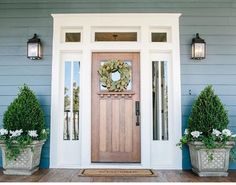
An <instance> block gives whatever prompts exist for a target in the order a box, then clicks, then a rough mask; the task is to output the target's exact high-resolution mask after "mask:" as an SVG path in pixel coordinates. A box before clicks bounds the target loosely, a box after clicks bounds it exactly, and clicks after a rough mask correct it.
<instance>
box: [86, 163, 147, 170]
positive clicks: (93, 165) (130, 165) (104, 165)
mask: <svg viewBox="0 0 236 185" xmlns="http://www.w3.org/2000/svg"><path fill="white" fill-rule="evenodd" d="M86 168H112V169H146V168H147V167H144V166H143V165H142V164H141V163H135V164H134V163H125V164H124V163H91V164H90V165H89V166H87V167H86Z"/></svg>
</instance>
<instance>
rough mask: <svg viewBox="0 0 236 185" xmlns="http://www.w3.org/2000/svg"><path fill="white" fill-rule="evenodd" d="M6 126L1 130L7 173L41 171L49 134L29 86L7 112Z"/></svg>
mask: <svg viewBox="0 0 236 185" xmlns="http://www.w3.org/2000/svg"><path fill="white" fill-rule="evenodd" d="M3 127H4V128H2V129H0V146H1V148H2V158H3V168H4V171H3V173H4V174H11V175H31V174H32V173H34V172H35V171H37V170H38V166H39V163H40V156H41V150H42V146H43V144H44V142H45V140H46V138H47V131H46V129H45V123H44V116H43V111H42V109H41V107H40V105H39V102H38V100H37V99H36V96H35V95H34V93H33V92H32V91H31V90H30V89H29V88H28V87H27V86H26V85H24V86H23V87H22V88H21V89H20V93H19V95H18V97H17V98H16V99H15V100H14V101H13V102H12V103H11V104H10V106H9V107H8V109H7V111H6V112H5V114H4V118H3Z"/></svg>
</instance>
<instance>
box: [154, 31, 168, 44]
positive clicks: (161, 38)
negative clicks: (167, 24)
mask: <svg viewBox="0 0 236 185" xmlns="http://www.w3.org/2000/svg"><path fill="white" fill-rule="evenodd" d="M152 42H167V33H158V32H157V33H152Z"/></svg>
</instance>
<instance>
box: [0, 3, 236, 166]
mask: <svg viewBox="0 0 236 185" xmlns="http://www.w3.org/2000/svg"><path fill="white" fill-rule="evenodd" d="M109 12H111V13H116V12H117V13H132V12H133V13H139V12H143V13H145V12H150V13H151V12H153V13H154V12H155V13H182V16H181V18H180V44H181V48H180V49H181V86H182V115H183V117H182V118H183V119H182V123H183V125H182V127H183V129H184V128H185V127H186V124H187V119H188V116H189V113H190V111H191V106H192V103H193V101H194V99H195V98H196V96H197V95H198V94H199V92H200V91H201V90H202V89H203V88H204V87H205V86H206V85H207V84H213V85H214V88H215V91H216V93H217V94H219V96H220V97H221V99H222V101H223V103H224V104H225V105H226V108H227V109H228V110H229V116H230V128H231V129H233V130H234V131H235V132H236V1H234V0H224V1H222V0H208V1H205V0H119V1H116V0H80V1H79V0H67V1H64V0H38V1H37V2H36V1H35V2H33V3H32V1H31V0H0V123H1V124H2V116H3V113H4V112H5V110H6V108H7V105H8V104H9V103H10V102H11V101H12V100H13V99H14V97H15V96H16V94H17V92H18V86H21V85H23V84H24V83H26V84H29V85H30V87H31V88H32V89H33V90H34V91H35V92H36V95H37V97H38V98H39V100H40V102H41V104H42V108H43V110H44V112H45V119H46V123H47V125H48V126H49V125H50V99H51V97H50V95H51V70H52V69H51V60H52V56H51V55H52V26H53V25H52V24H53V19H52V17H51V14H52V13H109ZM196 32H199V33H200V36H201V37H202V38H204V39H205V40H206V42H207V59H205V60H204V61H202V62H200V63H194V62H193V61H192V60H190V43H191V39H192V38H193V36H194V34H195V33H196ZM34 33H37V34H38V35H39V36H40V38H41V40H42V42H43V48H44V53H43V54H44V58H43V60H41V61H39V62H37V61H36V62H34V61H29V60H28V59H26V57H25V56H26V44H25V43H26V42H27V40H28V39H29V38H30V37H32V35H33V34H34ZM189 92H191V94H189ZM176 142H177V141H176ZM183 159H184V160H183V161H184V162H183V167H184V168H185V169H187V168H190V162H189V155H188V150H187V149H186V148H185V149H184V151H183ZM48 166H49V142H47V144H46V145H45V147H44V149H43V152H42V161H41V167H48ZM230 167H231V168H234V169H235V168H236V165H231V166H230Z"/></svg>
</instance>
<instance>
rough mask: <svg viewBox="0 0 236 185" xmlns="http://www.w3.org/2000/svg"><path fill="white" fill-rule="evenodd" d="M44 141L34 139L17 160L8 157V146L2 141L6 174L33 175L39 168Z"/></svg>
mask: <svg viewBox="0 0 236 185" xmlns="http://www.w3.org/2000/svg"><path fill="white" fill-rule="evenodd" d="M44 142H45V140H43V141H34V142H33V143H32V144H31V145H29V146H28V147H27V148H25V149H24V150H23V151H22V152H21V154H20V155H19V156H18V157H17V158H16V160H7V159H6V146H5V144H3V143H1V144H0V146H1V148H2V159H3V168H4V171H3V173H4V174H8V175H32V174H33V173H34V172H36V171H37V170H38V169H39V167H38V166H39V163H40V157H41V151H42V146H43V144H44Z"/></svg>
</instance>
